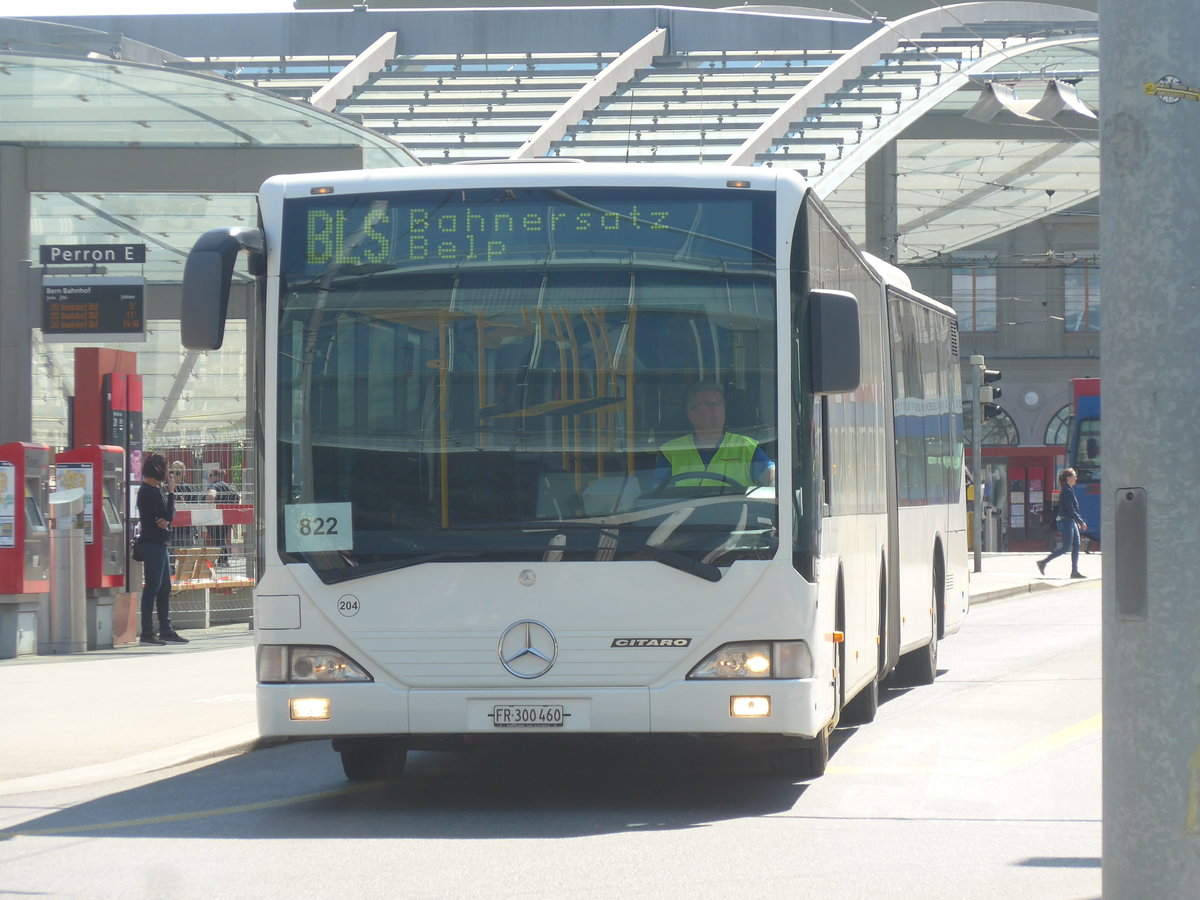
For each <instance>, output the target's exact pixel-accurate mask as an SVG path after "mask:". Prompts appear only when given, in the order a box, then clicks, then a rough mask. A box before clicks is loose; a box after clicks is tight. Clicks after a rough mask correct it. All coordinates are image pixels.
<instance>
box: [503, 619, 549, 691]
mask: <svg viewBox="0 0 1200 900" xmlns="http://www.w3.org/2000/svg"><path fill="white" fill-rule="evenodd" d="M497 650H498V652H499V654H500V664H501V665H502V666H504V668H506V669H508V671H509V672H510V673H511V674H513V675H515V676H517V677H518V678H538V677H539V676H542V675H545V674H546V673H547V672H549V671H550V667H551V666H553V665H554V661H555V660H556V659H558V640H557V639H556V638H555V637H554V632H553V631H551V630H550V629H549V628H547V627H546V626H545V625H543V624H542V623H541V622H536V621H534V620H533V619H522V620H521V621H520V622H513V623H512V624H511V625H509V626H508V627H507V628H506V629H504V633H503V634H502V635H500V646H499V647H498V648H497Z"/></svg>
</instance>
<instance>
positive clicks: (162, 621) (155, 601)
mask: <svg viewBox="0 0 1200 900" xmlns="http://www.w3.org/2000/svg"><path fill="white" fill-rule="evenodd" d="M164 493H165V494H166V496H165V497H164V496H163V495H164ZM137 509H138V517H139V519H140V521H141V531H140V533H139V535H138V545H139V546H140V547H141V549H142V562H143V565H144V566H145V578H144V585H145V586H144V587H143V588H142V610H141V612H142V635H141V639H140V641H139V643H142V644H157V645H162V644H186V643H187V638H182V637H180V636H179V635H178V634H176V633H175V629H173V628H172V627H171V614H170V610H169V608H168V607H169V605H170V602H171V557H170V553H169V552H168V550H167V540H168V539H169V538H170V536H171V520H172V519H173V518H175V475H174V473H172V474H170V475H168V474H167V458H166V457H165V456H163V455H162V454H161V453H151V454H150V455H149V456H148V457H147V458H146V460H145V462H143V463H142V484H141V486H140V487H139V488H138V494H137ZM156 608H157V610H158V635H157V637H156V636H155V634H154V618H153V617H154V611H155V609H156Z"/></svg>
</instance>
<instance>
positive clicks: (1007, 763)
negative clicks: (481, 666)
mask: <svg viewBox="0 0 1200 900" xmlns="http://www.w3.org/2000/svg"><path fill="white" fill-rule="evenodd" d="M1101 722H1102V720H1101V717H1100V715H1099V713H1097V714H1096V715H1094V716H1092V717H1091V718H1089V719H1084V720H1083V721H1082V722H1076V723H1075V724H1074V725H1068V726H1067V727H1066V728H1063V729H1060V730H1059V731H1056V732H1054V733H1053V734H1050V735H1047V736H1046V737H1043V738H1037V739H1036V740H1033V741H1030V742H1029V743H1027V744H1022V745H1021V746H1020V747H1017V748H1016V749H1014V750H1010V751H1008V752H1007V753H1004V754H1002V755H1000V756H997V757H994V758H992V759H984V760H980V761H979V762H978V763H974V764H970V763H958V764H953V763H952V764H949V765H945V766H937V765H933V766H931V765H927V764H919V765H913V766H904V765H899V766H873V765H870V764H867V765H853V764H851V765H836V764H832V765H830V766H829V767H828V768H827V769H826V770H825V771H826V772H828V773H830V774H831V775H932V774H935V773H940V774H943V775H954V776H960V777H995V776H996V775H1000V774H1003V773H1005V772H1008V771H1010V770H1012V769H1015V768H1016V767H1017V766H1021V765H1024V764H1026V763H1029V762H1031V761H1033V760H1035V759H1037V758H1039V757H1042V756H1046V755H1048V754H1050V753H1053V752H1054V751H1055V750H1058V749H1060V748H1062V747H1065V746H1066V745H1067V744H1070V743H1073V742H1075V741H1078V740H1081V739H1083V738H1085V737H1087V736H1089V735H1091V734H1095V733H1096V732H1097V731H1099V730H1100V727H1101ZM1192 764H1193V767H1194V771H1195V784H1196V788H1195V790H1196V805H1197V812H1196V815H1197V818H1198V820H1200V748H1198V749H1197V751H1196V757H1195V759H1194V760H1193V763H1192ZM1197 827H1200V824H1198V826H1197Z"/></svg>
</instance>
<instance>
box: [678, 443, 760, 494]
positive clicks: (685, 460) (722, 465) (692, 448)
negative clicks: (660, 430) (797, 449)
mask: <svg viewBox="0 0 1200 900" xmlns="http://www.w3.org/2000/svg"><path fill="white" fill-rule="evenodd" d="M757 449H758V441H755V440H753V439H752V438H748V437H746V436H745V435H742V434H730V433H729V432H725V437H723V438H721V444H720V446H718V447H717V452H716V453H714V454H713V455H712V459H710V460H709V462H708V465H707V466H706V465H705V464H704V460H702V459H701V458H700V451H699V450H697V449H696V439H695V437H693V436H692V435H690V434H687V435H684V436H683V437H679V438H675V439H674V440H672V441H667V442H666V443H665V444H663V445H662V455H663V456H665V457H666V458H667V462H669V463H670V464H671V474H672V475H682V474H683V473H685V472H714V473H716V474H718V475H724V476H725V477H726V478H732V479H733V480H734V481H736V482H737V483H738V484H744V485H750V484H753V483H754V479H753V478H752V476H751V474H750V462H751V460H753V459H754V451H755V450H757ZM675 483H676V484H679V485H709V486H712V485H721V484H725V482H723V481H721V480H720V479H717V478H711V479H704V478H685V479H683V480H682V481H677V482H675Z"/></svg>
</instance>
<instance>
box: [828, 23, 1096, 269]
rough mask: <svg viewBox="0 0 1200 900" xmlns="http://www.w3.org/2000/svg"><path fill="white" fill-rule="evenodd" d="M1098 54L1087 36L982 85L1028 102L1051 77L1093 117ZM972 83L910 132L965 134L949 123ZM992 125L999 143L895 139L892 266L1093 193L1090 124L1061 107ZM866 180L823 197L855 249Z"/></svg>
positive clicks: (1022, 59) (1007, 65)
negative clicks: (1007, 89)
mask: <svg viewBox="0 0 1200 900" xmlns="http://www.w3.org/2000/svg"><path fill="white" fill-rule="evenodd" d="M1098 54H1099V45H1098V41H1096V40H1094V39H1088V40H1080V41H1076V42H1073V43H1069V44H1058V45H1054V46H1042V47H1040V48H1038V49H1036V50H1032V51H1029V52H1027V53H1014V54H1013V55H1012V56H1011V57H1010V58H1009V59H1006V60H1001V62H1000V63H999V64H998V65H997V66H995V67H994V68H993V69H992V70H990V71H989V72H988V73H987V75H986V80H991V81H999V82H1004V83H1010V84H1014V83H1015V84H1016V86H1017V93H1018V96H1019V97H1021V98H1022V99H1032V100H1036V99H1040V98H1041V96H1042V94H1043V92H1044V91H1045V86H1046V82H1047V81H1048V80H1049V79H1051V78H1055V77H1058V78H1061V79H1064V80H1068V81H1070V82H1071V83H1073V84H1075V86H1076V90H1077V92H1078V95H1079V98H1080V99H1081V100H1082V101H1083V102H1084V103H1086V104H1087V105H1088V106H1089V107H1090V108H1091V109H1093V110H1096V111H1098V110H1099V106H1100V95H1099V91H1100V88H1099V58H1098ZM980 83H981V82H979V81H976V82H973V83H971V84H968V85H967V87H966V88H965V89H963V90H960V91H957V92H956V93H954V94H952V95H951V96H950V97H948V98H947V99H946V100H945V101H943V102H942V103H940V104H939V105H938V107H937V109H936V110H935V111H933V112H932V113H931V114H928V115H927V116H926V117H925V119H924V120H923V121H922V123H921V125H920V127H919V128H915V129H913V131H915V132H917V133H924V134H936V133H937V131H938V128H939V124H945V125H947V126H948V127H947V130H948V131H950V132H953V133H955V134H956V135H961V134H963V133H965V129H964V127H962V125H960V124H958V123H957V121H956V120H957V117H960V116H962V115H963V113H965V112H966V111H967V110H968V109H970V108H971V107H972V106H974V105H975V101H976V100H978V99H979V87H980ZM939 120H941V121H940V123H939ZM951 123H953V125H952V124H951ZM965 124H966V127H967V128H970V127H973V126H972V125H971V124H970V123H965ZM995 124H996V125H997V126H1000V130H999V131H998V132H997V133H998V134H1001V135H1003V137H998V138H980V139H966V138H963V137H961V136H955V137H946V138H944V139H938V138H936V137H934V138H925V139H912V138H909V139H905V138H901V139H900V140H898V141H897V142H896V170H897V181H896V192H897V220H898V223H899V226H898V229H897V230H898V232H899V236H898V240H897V250H896V253H897V256H896V259H897V261H898V262H900V263H911V262H915V261H917V260H921V259H928V258H930V257H932V256H935V255H936V254H938V253H939V252H940V253H950V252H953V251H955V250H958V249H961V248H963V247H969V246H971V245H972V244H976V243H979V242H981V241H984V240H986V239H987V238H989V237H992V236H994V235H996V234H1001V233H1003V232H1006V231H1010V230H1012V229H1014V228H1017V227H1019V226H1021V225H1024V224H1026V223H1027V222H1031V221H1034V220H1036V219H1039V218H1042V217H1043V216H1047V215H1049V214H1051V213H1056V212H1061V211H1063V210H1066V209H1069V208H1071V207H1073V206H1076V205H1077V204H1079V203H1081V202H1083V201H1084V200H1088V199H1090V198H1094V197H1096V196H1098V195H1099V192H1100V150H1099V140H1098V137H1097V127H1096V122H1095V121H1093V120H1089V119H1086V118H1084V117H1083V116H1080V115H1078V114H1076V113H1074V112H1070V111H1067V112H1064V113H1061V114H1060V115H1058V116H1057V117H1056V118H1055V119H1054V120H1052V121H1040V122H1030V121H1029V120H1024V119H1019V118H1017V117H1016V116H1013V115H1011V114H1009V113H1006V112H1002V113H1000V114H999V115H998V116H997V118H996V120H995ZM979 127H980V128H981V129H983V128H986V126H979ZM1025 134H1028V137H1025V136H1024V135H1025ZM865 184H866V179H865V176H864V170H863V169H859V171H858V172H856V173H855V174H854V175H853V176H852V177H850V178H848V179H847V180H846V181H845V182H844V183H843V184H842V185H841V186H839V187H838V189H837V190H836V191H834V192H833V193H832V195H831V196H830V197H828V198H827V200H826V204H827V205H828V206H829V207H830V209H831V210H832V211H833V213H834V215H835V216H836V217H837V218H838V221H840V222H841V223H842V224H843V225H844V226H845V227H846V229H847V230H848V231H849V232H850V234H851V236H852V237H853V238H854V239H855V240H856V241H858V242H860V243H862V242H863V241H864V240H865V237H866V229H865V212H864V210H865V204H864V202H863V201H864V197H865Z"/></svg>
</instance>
